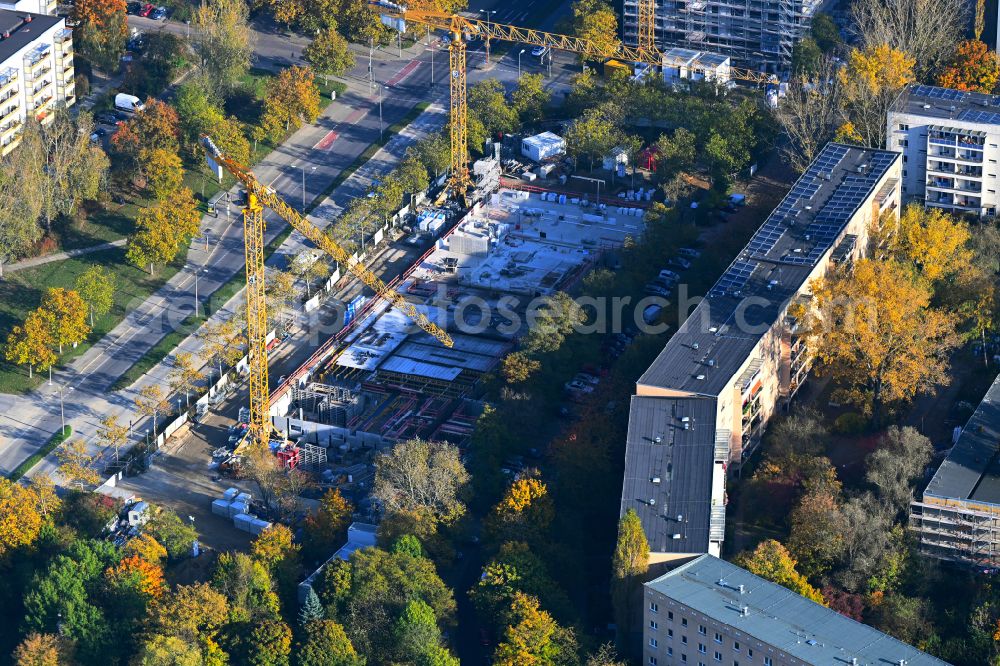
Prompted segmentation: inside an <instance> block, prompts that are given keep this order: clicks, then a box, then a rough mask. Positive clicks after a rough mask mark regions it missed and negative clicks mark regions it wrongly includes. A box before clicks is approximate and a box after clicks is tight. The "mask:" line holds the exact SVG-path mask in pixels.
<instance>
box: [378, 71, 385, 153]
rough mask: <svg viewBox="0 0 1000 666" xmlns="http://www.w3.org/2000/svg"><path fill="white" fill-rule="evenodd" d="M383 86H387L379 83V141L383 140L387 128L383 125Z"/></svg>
mask: <svg viewBox="0 0 1000 666" xmlns="http://www.w3.org/2000/svg"><path fill="white" fill-rule="evenodd" d="M383 87H385V86H382V85H381V84H379V87H378V140H379V142H381V141H382V134H383V132H384V131H385V128H384V126H383V125H382V88H383Z"/></svg>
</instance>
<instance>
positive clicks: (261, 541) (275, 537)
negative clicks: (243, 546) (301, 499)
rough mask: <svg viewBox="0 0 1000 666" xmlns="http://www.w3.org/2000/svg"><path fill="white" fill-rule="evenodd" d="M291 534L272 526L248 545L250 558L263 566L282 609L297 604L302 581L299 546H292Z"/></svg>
mask: <svg viewBox="0 0 1000 666" xmlns="http://www.w3.org/2000/svg"><path fill="white" fill-rule="evenodd" d="M293 538H294V537H293V535H292V531H291V530H290V529H288V528H287V527H286V526H284V525H282V524H281V523H273V524H272V525H271V527H269V528H267V529H266V530H264V531H263V532H261V533H260V534H259V535H258V536H257V538H256V539H254V540H253V543H251V544H250V555H251V557H253V558H254V559H255V560H257V561H258V562H260V563H261V564H263V565H264V566H265V567H266V568H267V570H268V573H270V574H271V578H272V579H273V580H274V582H275V586H276V588H277V590H278V593H279V595H280V597H281V599H282V601H283V605H284V606H285V607H291V606H292V605H294V604H295V603H297V601H298V599H297V589H298V583H299V580H300V578H301V576H300V573H301V569H302V562H301V559H300V557H299V551H300V550H301V548H302V547H301V546H300V545H299V544H297V543H293V541H292V540H293Z"/></svg>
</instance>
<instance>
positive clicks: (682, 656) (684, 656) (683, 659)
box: [681, 654, 688, 664]
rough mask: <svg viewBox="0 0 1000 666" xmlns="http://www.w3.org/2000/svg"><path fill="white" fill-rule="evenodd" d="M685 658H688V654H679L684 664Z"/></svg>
mask: <svg viewBox="0 0 1000 666" xmlns="http://www.w3.org/2000/svg"><path fill="white" fill-rule="evenodd" d="M687 660H688V656H687V655H686V654H682V655H681V661H682V662H684V663H685V664H686V663H687Z"/></svg>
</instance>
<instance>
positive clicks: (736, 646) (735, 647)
mask: <svg viewBox="0 0 1000 666" xmlns="http://www.w3.org/2000/svg"><path fill="white" fill-rule="evenodd" d="M739 651H740V642H739V641H735V642H734V643H733V652H739Z"/></svg>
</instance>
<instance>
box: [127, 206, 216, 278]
mask: <svg viewBox="0 0 1000 666" xmlns="http://www.w3.org/2000/svg"><path fill="white" fill-rule="evenodd" d="M200 223H201V214H200V213H199V212H198V205H197V203H196V202H195V200H194V194H193V193H192V192H191V190H189V189H187V188H186V187H185V188H182V189H181V190H180V191H178V192H177V193H176V194H175V195H174V196H173V197H171V198H170V200H169V201H158V202H156V203H154V204H153V205H152V206H150V207H148V208H142V209H140V210H139V214H138V215H137V216H136V220H135V224H136V233H135V234H133V235H132V236H130V237H129V240H128V247H127V250H126V253H125V256H126V258H127V259H128V260H129V261H130V262H131V263H132V264H134V265H135V266H140V267H145V266H149V272H150V274H152V273H153V271H154V267H155V266H156V264H166V263H169V262H171V261H173V260H174V258H176V257H177V254H178V253H179V252H180V251H181V249H182V247H183V246H185V245H186V244H187V243H188V242H189V241H190V240H191V238H193V237H194V236H195V235H197V233H198V230H199V225H200Z"/></svg>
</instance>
